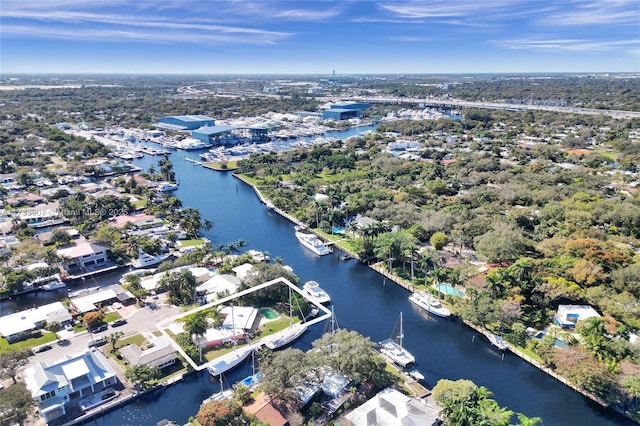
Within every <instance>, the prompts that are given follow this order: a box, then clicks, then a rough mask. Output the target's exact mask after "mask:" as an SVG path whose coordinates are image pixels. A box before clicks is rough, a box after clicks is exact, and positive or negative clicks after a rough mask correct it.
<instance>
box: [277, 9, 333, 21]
mask: <svg viewBox="0 0 640 426" xmlns="http://www.w3.org/2000/svg"><path fill="white" fill-rule="evenodd" d="M340 13H341V10H340V9H339V8H337V7H332V8H329V9H325V10H308V9H289V10H284V11H279V12H276V13H275V14H274V15H273V16H274V17H276V18H287V19H294V20H301V21H320V20H324V19H328V18H333V17H335V16H337V15H339V14H340Z"/></svg>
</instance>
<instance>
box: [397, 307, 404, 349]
mask: <svg viewBox="0 0 640 426" xmlns="http://www.w3.org/2000/svg"><path fill="white" fill-rule="evenodd" d="M403 340H404V330H402V312H400V334H399V335H398V344H399V345H400V347H401V348H402V347H404V346H403V345H402V341H403Z"/></svg>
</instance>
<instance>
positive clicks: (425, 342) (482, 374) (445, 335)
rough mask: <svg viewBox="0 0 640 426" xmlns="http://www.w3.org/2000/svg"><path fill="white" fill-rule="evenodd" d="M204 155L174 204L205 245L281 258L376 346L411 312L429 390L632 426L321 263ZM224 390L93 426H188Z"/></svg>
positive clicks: (156, 397)
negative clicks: (462, 384)
mask: <svg viewBox="0 0 640 426" xmlns="http://www.w3.org/2000/svg"><path fill="white" fill-rule="evenodd" d="M343 137H345V136H343ZM197 155H198V152H189V153H184V152H182V151H177V152H174V153H172V154H171V161H172V162H173V164H174V169H175V171H176V173H177V175H178V178H179V180H180V188H179V189H178V190H177V191H176V196H177V197H179V198H180V199H181V200H182V202H183V205H184V206H192V207H195V208H197V209H199V210H200V211H201V213H202V214H203V216H204V217H206V218H209V219H211V220H212V221H213V223H214V227H213V229H212V230H211V231H209V232H206V233H205V236H207V237H208V238H209V239H211V240H212V242H213V243H214V245H215V244H217V243H228V242H231V241H237V240H239V239H243V240H245V241H246V243H247V246H246V247H245V249H246V250H248V249H254V250H259V251H268V252H269V255H270V256H271V258H272V259H273V258H274V257H275V256H279V257H281V258H283V259H284V260H285V262H286V264H288V265H290V266H291V267H293V269H294V272H295V273H296V274H297V275H298V276H299V277H300V279H301V281H302V282H305V281H308V280H316V281H318V282H319V283H320V285H321V286H322V288H323V289H324V290H326V291H327V292H328V293H329V294H330V295H331V298H332V302H333V305H334V307H335V312H336V316H337V320H338V323H339V324H340V326H341V327H343V328H347V329H350V330H356V331H358V332H359V333H361V334H363V335H364V336H367V337H369V338H370V339H371V340H372V341H380V340H383V339H386V338H388V337H390V335H391V333H392V332H393V327H394V324H395V322H396V320H397V318H398V316H399V313H400V312H403V317H404V333H405V345H406V346H407V348H408V349H409V350H410V351H411V352H412V353H413V354H414V356H415V357H416V360H417V364H416V368H417V369H418V370H419V371H420V372H421V373H422V374H423V375H424V376H425V379H426V382H427V384H429V385H430V386H433V385H434V384H435V383H436V382H437V381H438V380H439V379H442V378H446V379H450V380H457V379H470V380H472V381H474V382H475V383H476V384H478V385H481V386H486V387H487V388H488V389H490V390H491V391H492V392H493V393H494V398H495V399H496V400H497V401H498V403H499V404H500V405H503V406H507V407H508V408H509V409H511V410H514V411H516V412H523V413H525V414H526V415H528V416H540V417H542V418H543V419H544V424H545V425H546V426H549V425H563V426H564V425H598V426H600V425H602V426H609V425H619V424H632V422H630V421H626V420H624V419H622V418H620V417H619V416H617V415H614V414H612V413H610V412H609V411H606V410H603V409H601V408H600V407H599V406H598V405H596V404H594V403H592V402H591V401H589V400H588V399H586V398H584V397H583V396H581V395H579V394H577V393H575V392H573V391H572V390H570V389H569V388H567V387H566V386H565V385H563V384H561V383H559V382H558V381H556V380H555V379H552V378H550V377H549V376H547V375H546V374H544V373H542V372H540V371H539V370H538V369H536V368H534V367H532V366H531V365H529V364H528V363H526V362H523V361H522V360H520V358H518V357H516V356H514V355H511V354H507V355H506V356H505V357H504V360H502V359H501V355H502V353H501V352H499V351H497V350H495V349H493V348H492V347H491V345H490V344H489V343H488V342H487V341H486V340H485V339H480V338H474V336H475V335H476V334H477V333H475V332H474V331H473V330H471V329H469V328H467V327H465V326H464V325H463V324H461V323H460V322H458V321H455V320H444V319H441V318H435V317H433V316H429V315H427V314H425V313H424V312H423V311H421V310H419V309H418V308H415V307H413V306H412V305H411V303H410V302H409V301H408V299H407V297H408V295H409V293H408V292H407V291H406V290H404V289H402V288H400V287H399V286H396V285H394V284H392V283H391V282H389V281H388V280H384V279H383V278H382V277H381V276H380V275H379V274H377V273H376V272H373V271H372V270H371V269H369V268H367V267H366V266H364V265H362V264H360V263H358V262H341V261H340V259H339V257H340V255H341V253H340V252H339V251H336V252H335V253H334V254H332V255H328V256H323V257H318V256H316V255H314V254H313V253H311V252H310V251H309V250H307V249H306V248H304V247H303V246H302V245H301V244H300V243H299V242H298V240H297V239H296V238H295V236H294V230H293V226H292V224H291V223H290V222H289V221H287V220H286V219H283V218H282V217H281V216H279V215H278V214H277V213H275V212H273V211H271V210H268V209H266V208H265V206H264V205H262V204H261V203H260V201H259V200H258V198H257V197H256V196H255V194H254V192H253V190H252V189H251V188H250V187H248V186H246V185H244V184H243V183H242V182H240V181H238V180H237V179H235V178H234V177H233V176H232V175H231V174H230V173H219V172H214V171H211V170H207V169H204V168H202V167H200V166H196V165H193V164H192V163H190V162H188V161H185V160H184V157H185V156H188V157H190V158H197ZM156 162H157V158H153V157H150V156H148V157H147V158H144V159H140V160H138V161H136V164H138V165H140V166H142V167H144V168H145V169H146V168H147V167H148V166H150V165H151V164H155V163H156ZM116 281H117V280H116ZM323 327H324V325H323V324H318V325H316V326H314V327H311V328H310V330H309V331H308V332H307V333H306V334H305V335H303V337H302V338H301V339H300V340H299V341H297V342H296V343H295V345H294V346H295V347H297V348H300V349H302V350H307V349H310V348H311V342H313V341H314V340H316V339H317V338H319V337H320V336H321V334H322V330H323ZM475 337H478V336H475ZM250 374H251V365H250V360H248V361H247V362H246V364H245V365H242V366H240V367H239V368H238V369H236V370H234V371H233V372H231V373H229V374H226V377H225V378H226V380H227V381H228V382H229V383H235V382H236V381H239V380H242V379H243V378H245V377H247V376H248V375H250ZM225 386H226V385H225ZM219 390H220V384H219V383H210V382H209V380H208V376H207V374H206V373H203V374H194V375H190V376H188V377H187V378H186V379H185V381H184V382H181V383H178V384H177V385H175V386H173V387H171V388H168V389H166V390H164V391H159V392H156V393H154V394H152V395H150V396H148V397H145V398H143V399H140V400H136V401H135V402H133V403H130V404H128V405H126V406H124V407H121V408H118V409H116V410H114V411H113V412H111V413H109V414H107V415H105V416H103V417H101V418H98V419H96V420H95V422H94V421H93V420H92V421H91V422H88V424H97V425H153V424H155V423H156V422H158V421H160V420H162V419H171V420H175V421H177V422H178V423H179V424H184V423H186V422H187V419H188V418H189V416H193V415H195V414H196V412H197V411H198V408H199V406H200V403H201V402H202V400H203V399H205V398H206V397H208V396H209V395H211V394H212V393H214V392H218V391H219Z"/></svg>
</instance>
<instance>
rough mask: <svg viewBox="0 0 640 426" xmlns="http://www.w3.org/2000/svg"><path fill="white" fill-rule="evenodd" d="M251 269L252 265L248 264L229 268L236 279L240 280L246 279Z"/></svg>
mask: <svg viewBox="0 0 640 426" xmlns="http://www.w3.org/2000/svg"><path fill="white" fill-rule="evenodd" d="M254 259H255V258H254ZM253 269H254V268H253V265H252V264H250V263H243V264H242V265H238V266H236V267H235V268H231V270H232V271H233V272H235V274H236V277H238V279H240V280H244V279H245V278H247V277H248V276H249V274H250V273H251V271H252V270H253Z"/></svg>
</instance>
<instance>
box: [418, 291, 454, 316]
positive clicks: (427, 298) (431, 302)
mask: <svg viewBox="0 0 640 426" xmlns="http://www.w3.org/2000/svg"><path fill="white" fill-rule="evenodd" d="M409 300H410V301H411V302H413V303H415V304H416V305H418V306H420V307H421V308H422V309H424V310H425V311H427V312H429V313H431V314H433V315H437V316H439V317H442V318H447V317H448V316H450V315H451V312H449V310H448V309H447V308H445V307H444V306H442V303H440V301H439V300H438V299H436V298H435V297H433V296H432V295H431V294H429V293H427V292H426V291H418V292H415V293H413V294H412V295H411V296H409Z"/></svg>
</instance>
